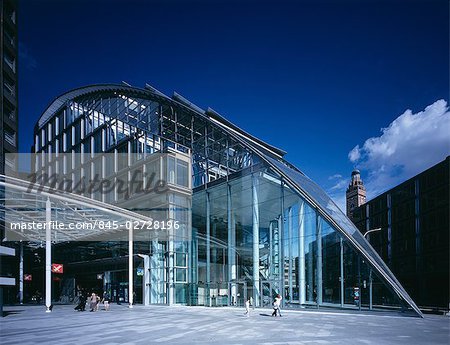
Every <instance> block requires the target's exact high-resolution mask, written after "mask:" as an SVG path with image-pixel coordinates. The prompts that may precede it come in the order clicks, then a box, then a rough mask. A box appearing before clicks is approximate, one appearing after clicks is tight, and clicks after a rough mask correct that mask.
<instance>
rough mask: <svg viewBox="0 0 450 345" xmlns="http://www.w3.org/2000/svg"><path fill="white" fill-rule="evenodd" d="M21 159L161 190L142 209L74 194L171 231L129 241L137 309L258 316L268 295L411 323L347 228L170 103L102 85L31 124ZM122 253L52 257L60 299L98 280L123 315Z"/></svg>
mask: <svg viewBox="0 0 450 345" xmlns="http://www.w3.org/2000/svg"><path fill="white" fill-rule="evenodd" d="M34 149H35V152H36V153H37V155H36V161H35V164H34V169H35V171H36V172H38V173H41V175H42V174H43V173H48V174H51V173H53V172H57V173H58V174H60V175H63V176H66V177H67V176H69V177H70V178H71V179H72V180H73V181H77V180H79V179H82V178H85V179H86V180H90V179H92V178H93V176H94V175H95V174H99V175H100V176H101V178H102V179H104V178H109V179H113V180H114V181H117V180H118V179H120V180H125V181H128V182H130V181H131V176H132V175H133V174H134V171H138V172H139V176H141V178H142V179H143V180H145V179H146V178H147V177H146V176H148V172H149V171H151V172H152V173H153V176H155V174H156V177H157V179H159V180H164V181H165V182H166V184H167V189H166V191H167V192H166V193H164V194H158V195H151V196H149V195H148V194H146V193H139V192H135V191H134V190H133V189H132V188H131V187H127V188H126V190H125V191H124V190H119V189H118V188H117V186H116V187H115V188H116V189H114V190H112V191H110V193H95V192H92V191H89V190H88V191H86V190H80V191H78V193H79V194H83V195H84V196H85V197H89V198H91V199H94V200H98V201H99V202H103V203H108V204H114V205H115V206H117V207H121V208H124V209H128V210H131V211H134V212H137V213H141V214H143V215H148V216H151V217H152V218H154V219H159V220H160V221H164V220H172V221H179V222H180V223H181V224H182V227H181V228H180V230H179V231H177V232H176V233H171V232H164V231H154V230H148V231H141V232H139V233H138V234H136V237H135V238H134V250H133V252H134V253H135V254H136V255H135V257H134V259H133V260H134V267H136V269H135V270H134V269H133V275H134V282H135V284H134V286H135V287H136V289H135V291H136V300H137V301H138V302H142V303H144V304H153V303H156V304H177V303H178V304H186V305H204V306H224V305H227V306H242V305H243V304H244V301H245V300H246V299H247V298H250V299H251V301H252V303H253V304H254V305H255V306H256V307H260V306H268V305H271V302H272V300H273V297H274V296H275V295H276V294H278V293H279V294H282V295H283V297H284V298H283V304H284V306H285V307H293V308H294V307H308V306H310V307H311V306H312V307H315V308H318V307H320V306H328V307H339V308H346V307H347V308H359V309H362V308H367V309H372V308H402V310H406V309H410V310H412V311H415V312H416V313H417V314H419V315H421V313H420V310H419V309H418V308H417V306H416V305H415V303H414V302H413V300H412V299H411V298H410V297H409V295H408V293H407V292H406V291H405V290H404V288H403V287H402V286H401V284H400V283H399V282H398V280H397V279H396V278H395V276H394V275H393V274H392V272H391V271H390V270H389V268H388V267H387V266H386V264H385V263H384V262H383V260H382V259H381V258H380V256H379V255H378V254H377V253H376V251H374V249H373V248H372V247H371V246H370V244H369V243H368V242H367V241H366V240H365V239H364V237H363V236H362V235H361V233H360V232H359V231H358V229H357V228H356V227H355V226H354V225H353V223H352V222H351V221H350V220H349V219H348V218H347V217H346V216H345V214H344V213H343V212H342V211H341V210H340V209H339V208H338V207H337V206H336V204H335V203H334V202H333V201H332V200H331V199H330V198H329V197H328V195H327V194H326V193H325V192H324V191H323V190H322V189H321V188H320V187H319V186H318V185H317V184H315V183H314V182H313V181H312V180H311V179H310V178H308V177H307V176H306V175H305V174H304V173H302V171H301V170H299V169H298V168H297V167H295V166H293V165H292V164H290V163H289V162H287V161H286V160H285V159H284V158H283V156H284V155H285V152H284V151H283V150H281V149H279V148H276V147H274V146H272V145H270V144H267V143H265V142H264V141H262V140H260V139H258V138H256V137H254V136H252V135H251V134H249V133H247V132H245V131H244V130H242V129H241V128H239V127H237V126H236V125H234V124H232V123H231V122H229V121H228V120H226V119H225V118H224V117H222V116H221V115H220V114H218V113H217V112H215V111H214V110H212V109H210V108H208V109H207V110H204V109H201V108H199V107H198V106H196V105H194V104H192V103H191V102H189V101H188V100H186V99H185V98H183V97H182V96H180V95H179V94H177V93H174V94H173V96H172V97H168V96H166V95H164V94H163V93H161V92H159V91H158V90H156V89H154V88H153V87H151V86H149V85H146V87H145V88H136V87H131V86H129V85H113V84H105V85H92V86H87V87H83V88H79V89H75V90H72V91H69V92H67V93H65V94H63V95H61V96H59V97H57V98H56V99H55V100H54V101H53V102H52V103H51V104H50V105H49V106H48V108H47V109H46V110H45V111H44V113H43V114H42V116H41V117H40V119H39V120H38V122H37V123H36V126H35V146H34ZM105 157H106V158H105ZM150 163H151V164H150ZM75 192H77V191H75ZM155 205H156V206H157V207H156V206H155ZM126 248H127V247H126V245H123V244H121V242H120V241H103V242H102V241H96V242H92V243H91V242H83V243H79V242H69V243H61V244H59V245H57V246H55V249H54V255H55V256H58V257H59V260H60V261H61V262H64V264H65V265H66V266H65V267H67V268H68V269H67V274H66V273H65V275H64V278H63V280H64V279H75V281H76V282H75V284H72V285H71V286H73V285H77V284H79V282H83V284H90V283H89V282H91V283H92V282H93V281H94V280H95V279H96V278H94V276H96V277H97V278H98V277H100V279H98V280H99V281H97V283H96V284H99V285H101V287H102V288H103V289H105V288H106V289H116V290H115V291H112V292H111V294H112V295H114V296H116V295H117V298H120V300H121V301H127V295H128V294H131V293H132V290H131V289H130V290H127V286H126V284H127V283H126V282H124V279H122V278H121V275H123V274H126V271H127V265H126V263H125V261H121V260H122V259H123V258H125V256H126V255H127V250H126ZM85 251H91V254H92V256H91V259H89V256H86V255H85V256H83V255H84V254H83V253H84V252H85ZM94 258H95V260H94ZM142 259H144V260H142ZM89 274H91V276H90V277H88V275H89ZM99 274H100V275H101V276H99ZM66 286H68V285H67V284H66V285H65V284H63V283H62V285H61V287H60V290H61V291H62V290H64V288H65V287H66ZM121 287H125V290H124V291H125V292H123V291H122V290H121ZM121 291H122V292H121Z"/></svg>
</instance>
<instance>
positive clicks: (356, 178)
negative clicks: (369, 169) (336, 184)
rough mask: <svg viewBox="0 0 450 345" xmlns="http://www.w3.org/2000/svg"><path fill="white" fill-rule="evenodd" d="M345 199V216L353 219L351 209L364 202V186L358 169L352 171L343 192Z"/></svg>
mask: <svg viewBox="0 0 450 345" xmlns="http://www.w3.org/2000/svg"><path fill="white" fill-rule="evenodd" d="M345 195H346V199H347V217H349V218H350V219H351V220H353V210H354V209H355V208H356V207H358V206H361V205H362V204H364V203H365V202H366V187H364V183H363V181H362V180H361V175H360V172H359V170H353V171H352V180H351V181H350V184H349V185H348V188H347V192H346V193H345Z"/></svg>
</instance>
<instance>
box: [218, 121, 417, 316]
mask: <svg viewBox="0 0 450 345" xmlns="http://www.w3.org/2000/svg"><path fill="white" fill-rule="evenodd" d="M214 122H215V123H216V124H217V125H219V126H220V127H221V128H222V129H223V130H224V131H226V132H227V133H228V134H229V135H230V136H232V137H233V138H234V139H236V140H238V141H239V142H240V143H241V144H242V145H244V146H246V147H247V148H248V149H249V150H251V151H252V152H254V153H255V154H256V155H258V156H259V157H260V158H261V159H262V160H263V161H265V162H266V163H267V164H268V165H269V166H270V167H271V168H273V169H274V170H275V171H276V172H278V173H279V174H280V176H282V177H283V178H284V179H286V181H287V184H288V186H289V187H291V188H293V189H294V190H295V191H296V192H297V193H299V194H300V195H301V196H302V197H303V198H304V199H305V200H306V201H307V202H309V203H310V204H311V205H312V206H313V207H314V208H316V209H317V211H318V212H319V213H320V215H321V216H323V217H324V218H325V219H326V220H327V221H329V222H330V223H331V224H332V225H333V226H334V227H335V228H336V229H337V230H338V231H339V232H340V233H342V234H343V235H344V236H345V237H346V238H347V239H348V240H349V241H350V242H351V243H352V244H353V245H354V246H355V247H356V248H357V249H358V250H359V252H360V253H361V254H363V256H364V257H365V258H366V259H367V261H368V262H370V263H371V264H372V266H373V267H374V268H375V269H376V270H377V271H378V273H379V274H381V275H382V276H383V277H384V279H386V281H387V282H388V283H389V284H390V285H391V287H392V288H393V289H394V291H395V292H396V293H397V294H398V295H399V296H400V297H402V298H403V299H404V300H405V301H406V302H407V303H408V304H409V305H410V306H411V308H412V309H413V310H414V311H415V312H416V313H417V314H418V315H419V316H420V317H422V318H423V314H422V312H421V311H420V309H419V308H418V307H417V305H416V304H415V303H414V301H413V300H412V298H411V297H410V296H409V294H408V293H407V292H406V290H405V289H404V288H403V286H402V285H401V284H400V282H399V281H398V280H397V278H395V276H394V274H393V273H392V272H391V270H390V269H389V268H388V267H387V265H386V264H385V263H384V261H383V259H381V257H380V256H379V255H378V253H377V252H376V251H375V249H373V247H372V246H371V245H370V243H369V242H368V241H367V240H366V239H365V238H364V236H363V235H362V234H361V233H360V232H359V230H358V229H357V228H356V226H355V225H354V224H353V223H352V222H351V221H350V220H349V219H348V218H347V216H346V215H345V214H344V213H343V212H342V211H341V210H340V209H339V208H338V207H337V206H336V204H335V203H334V202H333V201H332V199H331V198H330V197H329V196H328V195H327V194H326V193H325V192H324V191H323V190H322V189H321V188H320V187H319V186H318V185H317V184H315V183H314V182H313V181H312V180H311V179H310V178H308V177H307V176H306V175H305V174H304V173H303V172H301V171H300V170H299V169H298V168H296V167H295V166H293V165H292V164H290V163H288V162H286V161H285V160H284V159H282V161H283V162H280V161H279V160H276V159H274V158H272V157H269V156H268V155H266V154H264V153H262V152H261V151H260V150H259V149H257V148H256V147H254V145H252V143H250V142H248V141H247V138H245V137H244V136H241V135H239V133H235V132H234V131H231V130H229V129H228V128H227V126H224V125H222V124H221V123H220V122H218V121H217V122H216V121H214ZM285 162H286V163H285ZM294 169H295V170H294ZM288 170H289V171H288ZM293 174H297V175H299V176H301V178H302V179H303V180H304V182H307V183H308V184H309V185H310V187H313V188H315V189H316V192H319V193H320V194H321V195H319V196H320V197H321V198H322V199H323V200H322V201H323V202H327V203H329V204H330V205H331V207H332V208H333V212H335V213H337V214H335V215H334V216H333V215H331V214H330V211H329V210H328V211H327V207H326V206H324V205H321V204H320V203H319V202H317V201H316V199H315V198H314V197H313V196H312V195H311V194H312V193H311V190H309V191H308V190H306V189H305V186H302V185H301V184H300V183H299V182H296V181H295V178H293V176H292V175H293ZM306 187H308V186H306ZM310 189H311V188H310ZM328 207H329V206H328ZM336 216H339V218H340V220H339V221H338V220H336V219H335V218H334V217H336Z"/></svg>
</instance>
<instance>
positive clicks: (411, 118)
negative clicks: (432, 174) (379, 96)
mask: <svg viewBox="0 0 450 345" xmlns="http://www.w3.org/2000/svg"><path fill="white" fill-rule="evenodd" d="M381 133H382V134H381V135H380V136H379V137H374V138H369V139H367V140H366V141H365V143H364V145H363V146H362V147H361V148H360V147H359V145H357V146H355V147H354V148H353V149H352V150H351V151H350V152H349V154H348V158H349V160H350V161H351V162H352V163H356V164H357V167H358V168H359V169H361V170H363V171H365V172H367V177H366V181H365V185H366V188H367V192H368V198H372V197H374V196H376V195H378V194H379V193H381V192H383V191H385V190H387V189H389V188H392V187H394V186H396V185H397V184H399V183H401V182H403V181H405V180H407V179H408V178H411V177H413V176H414V175H417V174H418V173H420V172H422V171H424V170H426V169H427V168H429V167H431V166H433V165H435V164H436V163H438V162H440V161H442V160H444V159H445V157H446V156H448V155H449V154H450V139H449V138H450V135H449V133H450V112H449V108H448V106H447V102H446V101H444V100H439V101H436V102H435V103H433V104H431V105H429V106H428V107H426V108H425V110H424V111H421V112H418V113H415V114H414V113H413V112H412V111H411V110H406V111H405V112H404V113H403V114H402V115H400V116H399V117H397V118H396V119H395V120H394V121H393V122H392V123H390V124H389V126H388V127H387V128H383V129H382V130H381Z"/></svg>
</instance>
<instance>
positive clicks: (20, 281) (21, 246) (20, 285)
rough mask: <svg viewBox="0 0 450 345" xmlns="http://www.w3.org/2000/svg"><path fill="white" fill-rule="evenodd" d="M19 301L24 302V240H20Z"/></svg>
mask: <svg viewBox="0 0 450 345" xmlns="http://www.w3.org/2000/svg"><path fill="white" fill-rule="evenodd" d="M19 255H20V257H19V303H20V304H23V242H22V241H20V253H19Z"/></svg>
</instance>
